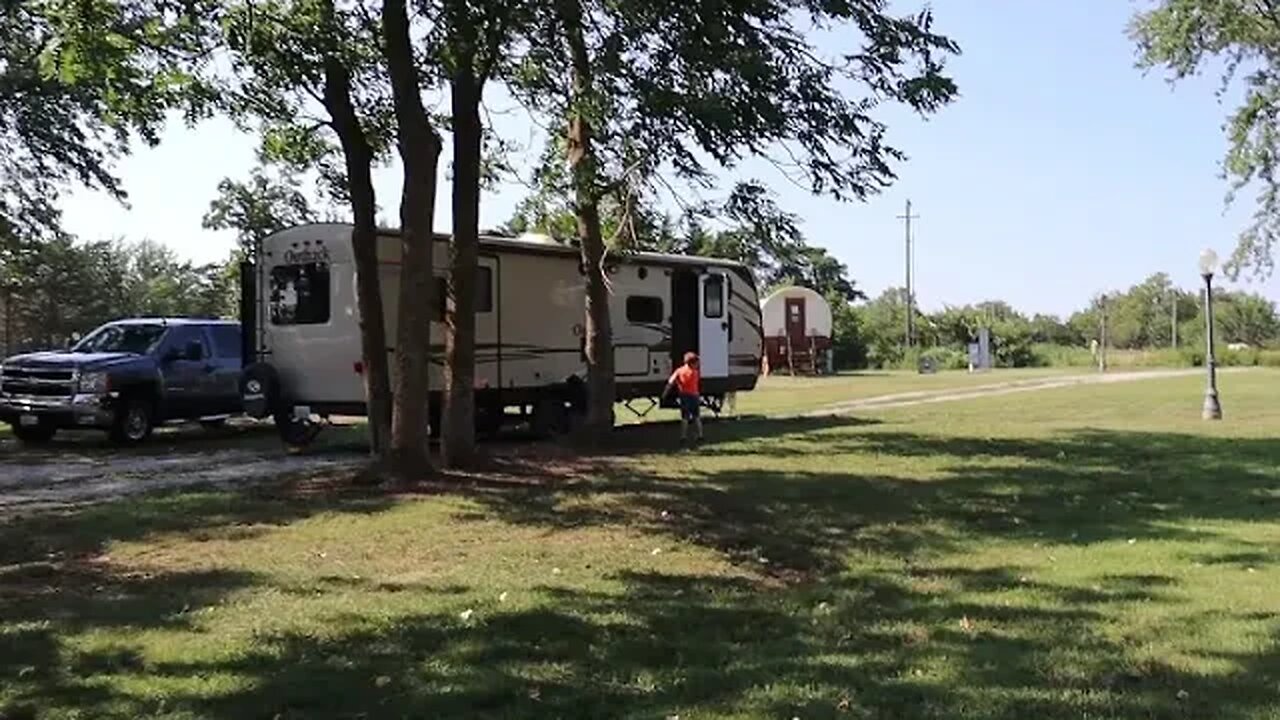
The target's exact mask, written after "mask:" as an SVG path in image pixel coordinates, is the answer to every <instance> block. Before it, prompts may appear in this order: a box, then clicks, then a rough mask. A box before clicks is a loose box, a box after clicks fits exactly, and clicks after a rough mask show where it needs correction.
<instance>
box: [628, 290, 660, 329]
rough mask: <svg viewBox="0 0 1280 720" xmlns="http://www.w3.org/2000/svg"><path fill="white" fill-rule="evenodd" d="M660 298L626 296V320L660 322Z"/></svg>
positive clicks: (649, 322)
mask: <svg viewBox="0 0 1280 720" xmlns="http://www.w3.org/2000/svg"><path fill="white" fill-rule="evenodd" d="M663 319H664V318H663V317H662V298H656V297H649V296H646V295H632V296H630V297H628V298H627V322H632V323H648V324H651V325H657V324H661V323H662V321H663Z"/></svg>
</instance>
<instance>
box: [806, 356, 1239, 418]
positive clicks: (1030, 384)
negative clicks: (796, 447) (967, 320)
mask: <svg viewBox="0 0 1280 720" xmlns="http://www.w3.org/2000/svg"><path fill="white" fill-rule="evenodd" d="M1249 369H1250V368H1224V369H1220V370H1219V371H1218V372H1220V373H1222V372H1243V371H1246V370H1249ZM1194 375H1200V376H1203V375H1204V369H1203V368H1187V369H1181V370H1140V371H1134V372H1113V373H1107V374H1099V373H1091V374H1088V375H1083V374H1082V375H1065V376H1058V377H1042V378H1032V379H1027V380H1013V381H1009V382H1002V383H991V384H989V385H978V386H975V387H968V388H952V389H950V390H922V391H917V392H905V393H895V394H893V395H878V396H876V397H869V398H859V399H857V400H849V401H847V402H840V403H835V404H833V405H827V406H826V407H822V408H819V409H817V410H813V411H811V412H807V413H802V414H800V415H799V417H830V416H833V415H835V416H838V415H847V414H850V413H854V412H867V411H870V410H889V409H893V408H902V407H912V406H914V405H928V404H932V403H943V402H955V401H958V400H972V399H976V398H985V397H993V396H998V395H1011V394H1014V393H1024V392H1033V391H1036V390H1052V389H1054V388H1065V387H1073V386H1076V385H1103V384H1111V383H1123V382H1137V381H1140V380H1160V379H1166V378H1177V377H1188V376H1194Z"/></svg>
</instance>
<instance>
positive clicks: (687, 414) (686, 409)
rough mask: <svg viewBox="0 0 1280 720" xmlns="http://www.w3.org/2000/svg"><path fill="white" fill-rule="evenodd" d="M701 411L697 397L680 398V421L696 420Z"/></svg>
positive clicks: (700, 404) (684, 396)
mask: <svg viewBox="0 0 1280 720" xmlns="http://www.w3.org/2000/svg"><path fill="white" fill-rule="evenodd" d="M701 409H702V400H701V398H699V397H698V396H697V395H681V396H680V419H681V420H697V419H698V413H699V412H700V411H701Z"/></svg>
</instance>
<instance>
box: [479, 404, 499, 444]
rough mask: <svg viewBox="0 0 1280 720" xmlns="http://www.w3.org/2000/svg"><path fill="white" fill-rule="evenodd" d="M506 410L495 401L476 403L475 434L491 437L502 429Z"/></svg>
mask: <svg viewBox="0 0 1280 720" xmlns="http://www.w3.org/2000/svg"><path fill="white" fill-rule="evenodd" d="M505 413H506V410H505V409H504V408H503V407H502V406H501V405H499V404H497V403H477V404H476V434H477V435H479V436H480V437H483V438H489V439H492V438H494V437H496V436H497V435H498V432H499V431H501V430H502V422H503V420H505V419H506V418H505V417H504V415H505Z"/></svg>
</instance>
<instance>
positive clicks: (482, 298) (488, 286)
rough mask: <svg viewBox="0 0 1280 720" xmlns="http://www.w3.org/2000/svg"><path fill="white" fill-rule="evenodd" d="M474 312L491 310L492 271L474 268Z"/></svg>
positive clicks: (485, 268)
mask: <svg viewBox="0 0 1280 720" xmlns="http://www.w3.org/2000/svg"><path fill="white" fill-rule="evenodd" d="M476 312H478V313H487V312H493V271H492V270H490V269H489V268H487V267H483V266H481V267H478V268H476Z"/></svg>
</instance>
